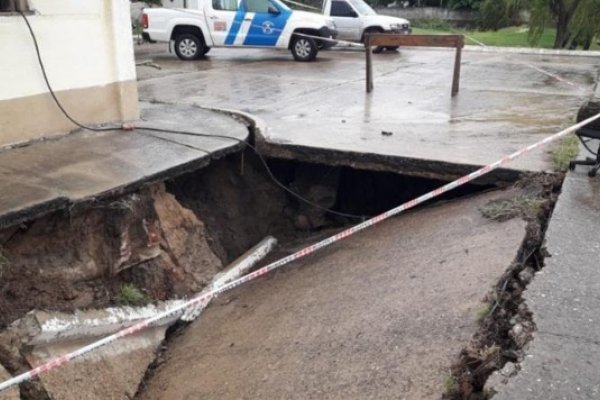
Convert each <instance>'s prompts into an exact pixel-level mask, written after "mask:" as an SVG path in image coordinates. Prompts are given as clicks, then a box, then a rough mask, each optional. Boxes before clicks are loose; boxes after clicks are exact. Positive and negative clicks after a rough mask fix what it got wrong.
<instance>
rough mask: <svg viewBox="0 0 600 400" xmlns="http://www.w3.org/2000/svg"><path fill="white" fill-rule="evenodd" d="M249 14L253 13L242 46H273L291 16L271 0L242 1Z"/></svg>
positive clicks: (281, 5)
mask: <svg viewBox="0 0 600 400" xmlns="http://www.w3.org/2000/svg"><path fill="white" fill-rule="evenodd" d="M242 1H244V2H245V3H246V9H247V11H248V12H249V13H254V14H253V16H252V21H251V23H250V27H249V29H248V33H247V35H246V38H245V39H244V46H275V45H276V44H277V41H278V40H279V37H280V36H281V33H282V32H283V29H284V28H285V25H286V24H287V21H288V19H289V18H290V16H291V15H292V10H290V9H289V8H288V7H286V6H285V5H283V4H281V3H279V2H277V1H272V0H242Z"/></svg>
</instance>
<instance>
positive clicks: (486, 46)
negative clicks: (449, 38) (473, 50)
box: [457, 32, 589, 90]
mask: <svg viewBox="0 0 600 400" xmlns="http://www.w3.org/2000/svg"><path fill="white" fill-rule="evenodd" d="M457 33H458V34H459V35H463V36H464V37H466V38H467V39H469V40H470V41H472V42H473V43H477V45H479V46H481V47H484V48H486V49H489V48H490V46H488V45H486V44H485V43H483V42H481V41H479V40H477V39H475V38H474V37H472V36H469V35H467V34H465V33H464V32H457ZM519 64H522V65H524V66H526V67H528V68H531V69H533V70H535V71H537V72H540V73H542V74H544V75H546V76H549V77H550V78H552V79H556V80H557V81H559V82H562V83H565V84H567V85H569V86H573V87H578V88H580V89H584V90H589V88H588V87H584V86H583V85H578V84H576V83H574V82H571V81H570V80H568V79H565V78H563V77H562V76H559V75H557V74H554V73H552V72H550V71H546V70H545V69H542V68H540V67H538V66H536V65H533V64H532V63H529V62H526V61H519Z"/></svg>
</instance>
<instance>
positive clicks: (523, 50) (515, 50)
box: [465, 45, 600, 57]
mask: <svg viewBox="0 0 600 400" xmlns="http://www.w3.org/2000/svg"><path fill="white" fill-rule="evenodd" d="M465 50H468V51H474V52H480V53H502V54H531V55H547V56H575V57H600V51H583V50H557V49H535V48H531V47H498V46H486V47H483V46H475V45H467V46H465Z"/></svg>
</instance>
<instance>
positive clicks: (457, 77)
mask: <svg viewBox="0 0 600 400" xmlns="http://www.w3.org/2000/svg"><path fill="white" fill-rule="evenodd" d="M463 44H464V41H463V43H457V44H456V56H455V57H454V75H453V77H452V97H454V96H456V95H457V94H458V89H459V88H460V62H461V58H462V48H463Z"/></svg>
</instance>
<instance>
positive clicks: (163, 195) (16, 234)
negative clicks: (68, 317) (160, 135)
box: [0, 184, 222, 327]
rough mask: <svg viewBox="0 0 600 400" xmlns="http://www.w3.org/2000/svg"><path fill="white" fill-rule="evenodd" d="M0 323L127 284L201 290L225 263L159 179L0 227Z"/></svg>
mask: <svg viewBox="0 0 600 400" xmlns="http://www.w3.org/2000/svg"><path fill="white" fill-rule="evenodd" d="M0 246H1V248H2V252H3V254H4V257H5V259H6V263H5V264H3V267H2V274H1V276H0V327H4V326H6V325H7V324H10V323H11V322H12V321H14V320H15V319H17V318H19V317H21V316H22V315H23V314H24V313H26V312H28V311H29V310H31V309H50V310H62V311H69V310H73V309H77V308H90V307H104V306H108V305H111V304H115V303H116V302H118V297H119V291H120V289H121V287H122V286H123V285H124V284H126V283H127V284H132V285H134V286H136V287H137V288H140V289H141V290H142V292H143V293H144V295H145V296H146V297H147V299H148V300H165V299H167V298H173V297H179V296H182V295H185V294H189V293H193V292H196V291H198V290H200V289H201V288H202V287H203V286H204V285H206V284H207V283H208V282H209V281H210V279H211V278H212V276H213V275H214V274H215V273H216V272H218V271H219V270H220V269H221V268H222V263H221V261H220V259H219V258H218V257H217V256H216V255H215V254H214V253H213V252H212V250H211V249H210V247H209V245H208V238H207V232H206V228H205V226H204V223H203V222H202V221H201V220H200V219H198V217H197V216H196V215H195V214H194V213H193V212H191V211H190V210H188V209H186V208H184V207H182V205H181V204H180V203H179V202H177V200H176V199H175V197H174V196H173V195H172V194H170V193H168V192H167V191H166V189H165V186H164V184H156V185H152V186H150V187H147V188H145V189H143V190H141V191H139V192H136V193H133V194H129V195H126V196H123V197H121V198H119V199H118V200H115V201H108V202H99V203H97V204H96V205H95V206H94V207H92V208H89V209H85V210H79V211H72V212H69V211H64V212H57V213H54V214H51V215H48V216H46V217H44V218H41V219H38V220H36V221H33V222H31V223H28V224H22V225H20V226H16V227H13V228H9V229H7V230H4V231H2V232H0Z"/></svg>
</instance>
